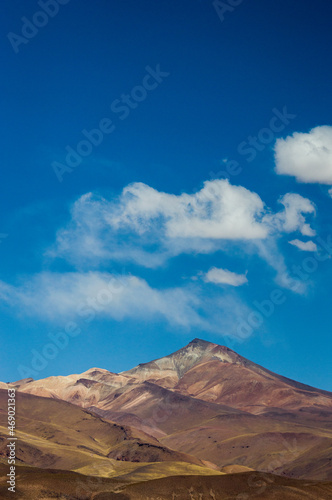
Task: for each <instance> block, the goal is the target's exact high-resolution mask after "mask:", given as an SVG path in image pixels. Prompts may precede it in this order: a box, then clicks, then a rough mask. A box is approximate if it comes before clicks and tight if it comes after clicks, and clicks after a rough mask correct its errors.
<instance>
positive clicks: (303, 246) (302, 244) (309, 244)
mask: <svg viewBox="0 0 332 500" xmlns="http://www.w3.org/2000/svg"><path fill="white" fill-rule="evenodd" d="M289 243H290V244H291V245H294V246H295V247H297V248H298V249H299V250H302V251H304V252H317V245H316V243H314V242H313V241H301V240H292V241H290V242H289Z"/></svg>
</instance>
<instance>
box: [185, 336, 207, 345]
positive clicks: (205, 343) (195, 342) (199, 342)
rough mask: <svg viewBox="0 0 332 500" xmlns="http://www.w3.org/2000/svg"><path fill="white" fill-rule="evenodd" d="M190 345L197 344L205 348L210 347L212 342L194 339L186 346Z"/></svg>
mask: <svg viewBox="0 0 332 500" xmlns="http://www.w3.org/2000/svg"><path fill="white" fill-rule="evenodd" d="M192 344H198V345H201V346H207V345H212V342H209V341H208V340H203V339H199V338H195V339H193V340H191V341H190V342H189V344H188V345H192Z"/></svg>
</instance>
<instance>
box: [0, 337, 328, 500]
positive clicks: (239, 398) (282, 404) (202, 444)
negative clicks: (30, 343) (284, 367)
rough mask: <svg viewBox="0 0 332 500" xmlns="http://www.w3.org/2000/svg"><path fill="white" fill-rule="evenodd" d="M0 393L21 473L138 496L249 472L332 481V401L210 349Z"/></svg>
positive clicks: (24, 383)
mask: <svg viewBox="0 0 332 500" xmlns="http://www.w3.org/2000/svg"><path fill="white" fill-rule="evenodd" d="M1 387H2V388H3V389H2V390H1V389H0V409H1V408H3V410H2V411H1V410H0V463H1V461H2V462H4V461H5V457H6V447H5V442H6V410H5V406H6V391H5V390H4V389H6V388H7V387H15V388H16V390H17V408H18V416H17V420H18V434H17V437H18V443H19V448H18V452H17V459H18V460H19V463H20V465H21V466H22V467H23V466H30V467H31V466H34V467H37V468H39V469H51V468H52V469H62V470H66V471H72V473H80V474H85V475H89V474H90V475H98V476H100V477H108V478H113V479H114V480H115V479H116V478H117V479H119V478H122V479H123V480H125V481H126V482H127V483H128V484H129V483H130V484H133V485H134V484H136V482H137V481H138V482H139V481H141V480H144V481H151V480H153V481H154V480H157V479H158V478H159V479H158V480H160V481H162V478H163V477H169V476H174V475H182V476H183V475H188V476H192V477H196V476H197V475H199V476H200V477H202V476H204V477H209V478H210V477H212V476H216V475H217V476H218V477H220V479H217V478H216V479H213V481H217V482H218V481H219V482H220V481H221V479H222V478H221V476H222V477H224V476H225V475H227V476H228V475H230V474H233V473H234V472H236V473H238V475H239V476H238V477H240V475H245V474H250V473H251V472H250V471H259V472H260V473H263V474H266V473H269V474H270V473H273V474H277V475H278V476H283V477H284V478H285V481H286V479H287V478H289V479H290V478H294V479H298V480H303V481H308V480H313V481H320V482H321V481H325V482H326V481H332V467H331V459H332V453H331V449H332V394H331V393H329V392H327V391H322V390H320V389H315V388H313V387H310V386H307V385H304V384H301V383H299V382H296V381H293V380H290V379H287V378H285V377H283V376H281V375H278V374H275V373H273V372H271V371H269V370H267V369H265V368H264V367H262V366H259V365H257V364H255V363H253V362H251V361H249V360H247V359H245V358H244V357H242V356H240V355H239V354H237V353H236V352H234V351H232V350H231V349H229V348H227V347H225V346H220V345H217V344H213V343H210V342H207V341H204V340H200V339H194V340H193V341H191V342H190V343H189V344H188V345H187V346H185V347H183V348H182V349H180V350H178V351H176V352H174V353H172V354H169V355H167V356H165V357H163V358H160V359H156V360H153V361H150V362H147V363H143V364H140V365H138V366H136V367H134V368H132V369H131V370H128V371H126V372H122V373H119V374H117V373H113V372H111V371H108V370H105V369H99V368H91V369H89V370H87V371H86V372H84V373H82V374H76V375H68V376H59V377H48V378H46V379H42V380H36V381H34V380H32V379H25V380H20V381H18V382H14V383H10V384H4V383H2V384H1ZM1 457H2V458H1ZM39 469H38V470H39ZM22 470H23V469H22ZM96 470H98V472H96ZM36 474H37V472H36ZM272 477H274V476H272ZM222 480H223V481H224V479H222ZM290 480H291V479H290ZM177 481H179V480H177ZM192 481H193V482H194V479H193V480H192ZM195 481H196V480H195ZM200 481H202V479H201V480H200ZM206 481H207V482H206V484H210V482H211V481H212V479H211V480H210V479H207V480H206ZM183 482H184V480H183ZM286 482H287V481H286ZM127 483H126V484H127ZM151 484H152V483H151ZM161 484H162V485H163V483H161ZM176 484H178V483H176ZM202 484H203V483H202ZM204 484H205V483H204ZM218 484H219V483H218ZM280 484H281V483H280ZM285 484H286V483H285ZM298 484H300V483H298ZM319 484H321V483H319ZM151 487H152V486H151ZM179 487H180V486H179ZM218 487H219V486H218ZM133 488H134V486H133ZM162 488H164V486H162ZM280 488H281V486H280ZM294 488H295V487H294ZM138 489H139V488H138ZM291 489H292V487H290V490H291ZM290 490H289V491H290ZM128 491H129V490H128ZM130 491H131V490H130ZM132 491H136V490H135V488H134V489H133V490H132ZM137 491H138V490H137ZM165 491H166V490H165ZM285 491H286V490H285ZM301 491H302V490H301ZM126 494H127V493H126ZM132 494H133V495H134V493H130V495H132ZM140 494H141V493H137V495H140ZM128 495H129V493H128ZM130 495H129V496H127V497H126V498H135V497H134V496H130ZM135 495H136V493H135ZM294 495H295V493H294ZM294 495H293V496H289V498H302V497H300V496H297V497H296V496H294ZM75 498H76V497H75ZM100 498H101V497H100ZM105 498H106V497H105ZM107 498H109V497H107ZM110 498H111V497H110ZM116 498H120V497H116ZM137 498H141V497H139V496H138V497H137ZM142 498H143V497H142ZM220 498H222V497H220ZM227 498H231V497H227ZM235 498H236V497H235ZM260 498H263V497H260ZM276 498H277V497H276ZM285 498H288V497H285ZM303 498H305V497H303ZM308 498H314V497H310V496H308ZM318 498H319V497H318ZM321 498H324V497H321ZM326 498H328V497H326Z"/></svg>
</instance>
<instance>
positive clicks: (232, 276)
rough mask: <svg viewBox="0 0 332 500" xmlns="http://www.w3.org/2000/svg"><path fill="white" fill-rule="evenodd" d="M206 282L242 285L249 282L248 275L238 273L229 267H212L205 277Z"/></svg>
mask: <svg viewBox="0 0 332 500" xmlns="http://www.w3.org/2000/svg"><path fill="white" fill-rule="evenodd" d="M203 279H204V281H205V282H206V283H215V284H217V285H222V284H225V285H232V286H241V285H243V284H244V283H247V282H248V280H247V277H246V275H245V274H236V273H233V272H232V271H228V270H227V269H220V268H217V267H212V268H211V269H210V270H209V271H208V272H207V273H206V274H205V275H204V277H203Z"/></svg>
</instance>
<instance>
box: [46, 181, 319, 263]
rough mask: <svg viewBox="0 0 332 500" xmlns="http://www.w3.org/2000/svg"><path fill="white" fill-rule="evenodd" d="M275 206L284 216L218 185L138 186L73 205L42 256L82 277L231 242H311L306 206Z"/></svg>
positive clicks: (286, 200) (290, 198)
mask: <svg viewBox="0 0 332 500" xmlns="http://www.w3.org/2000/svg"><path fill="white" fill-rule="evenodd" d="M281 203H282V204H283V205H284V209H283V210H282V211H280V212H278V213H276V214H273V213H271V212H270V211H269V210H268V209H267V208H266V207H265V205H264V203H263V201H262V200H261V198H260V197H259V196H258V195H257V194H256V193H254V192H251V191H249V190H248V189H245V188H244V187H242V186H233V185H231V184H230V183H229V182H228V181H227V180H220V179H219V180H214V181H208V182H205V184H204V187H203V188H202V189H201V190H199V191H198V192H196V193H193V194H187V193H183V194H180V195H174V194H169V193H164V192H159V191H157V190H155V189H153V188H151V187H150V186H147V185H146V184H142V183H134V184H130V185H129V186H127V187H126V188H124V190H123V192H122V193H121V195H120V196H119V197H117V198H113V199H111V200H106V199H104V198H101V197H96V196H94V195H93V194H91V193H88V194H86V195H84V196H82V197H80V198H79V199H78V200H77V201H76V202H75V203H74V205H73V207H72V211H71V221H70V222H69V224H68V225H67V227H65V228H62V229H60V231H58V234H57V238H56V243H55V245H54V246H53V248H52V249H51V250H49V251H48V255H49V256H51V257H53V258H54V257H60V258H64V259H66V260H67V261H69V262H71V263H72V264H74V265H75V266H76V267H78V268H80V269H81V268H83V266H84V265H86V264H88V265H89V267H90V269H91V267H93V266H98V265H99V264H100V262H102V261H107V260H109V261H112V260H113V261H120V262H135V263H136V264H139V265H143V266H146V267H150V268H155V267H158V266H160V265H161V264H163V263H164V262H165V261H166V260H167V259H169V258H171V257H174V256H176V255H180V254H182V253H190V252H197V253H201V254H203V253H213V252H216V251H217V250H221V249H223V248H224V247H225V246H226V244H227V243H229V242H231V241H233V242H234V241H238V242H242V243H243V242H250V241H262V240H264V239H268V238H269V237H270V236H271V234H275V233H279V234H280V233H283V232H287V233H289V232H293V231H300V232H301V233H302V234H304V235H307V236H311V235H313V234H314V232H313V230H312V229H311V228H310V226H309V225H308V224H307V223H306V220H305V217H304V215H303V214H310V213H314V206H313V205H312V203H311V202H310V200H307V199H306V198H303V197H301V196H300V195H297V194H290V193H288V194H286V195H285V196H284V197H283V198H282V199H281Z"/></svg>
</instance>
